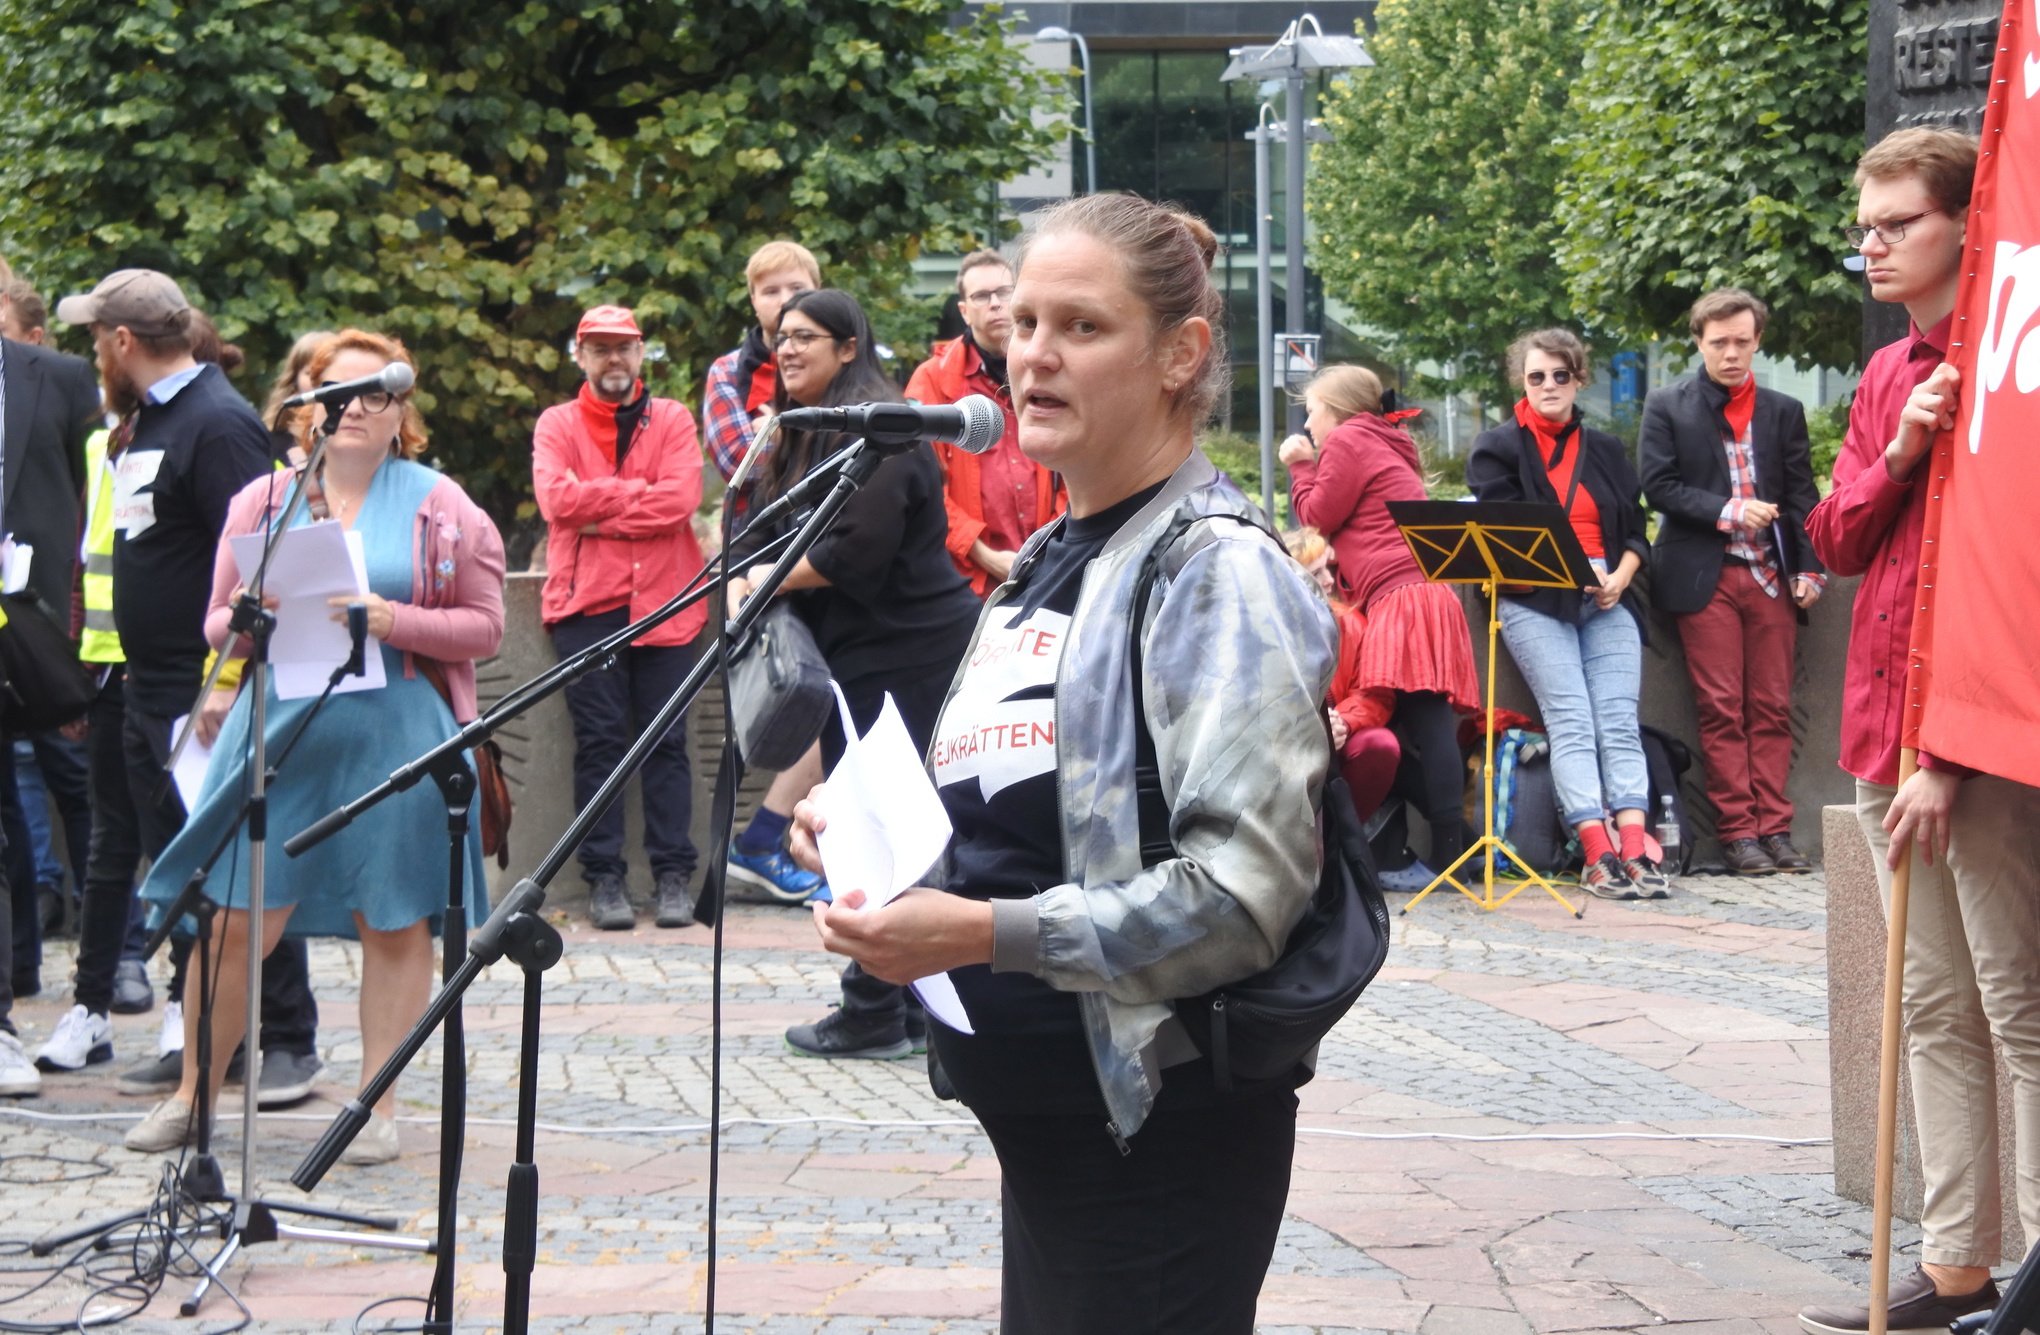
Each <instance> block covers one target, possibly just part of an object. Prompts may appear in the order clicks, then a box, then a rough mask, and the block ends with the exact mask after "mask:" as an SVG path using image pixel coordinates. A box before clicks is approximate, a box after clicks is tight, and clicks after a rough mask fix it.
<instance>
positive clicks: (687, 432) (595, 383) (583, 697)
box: [531, 306, 708, 932]
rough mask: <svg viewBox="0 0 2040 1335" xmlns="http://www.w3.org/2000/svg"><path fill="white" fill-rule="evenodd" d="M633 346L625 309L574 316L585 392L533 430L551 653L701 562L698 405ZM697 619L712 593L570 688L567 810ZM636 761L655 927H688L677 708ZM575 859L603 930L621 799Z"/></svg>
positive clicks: (656, 696)
mask: <svg viewBox="0 0 2040 1335" xmlns="http://www.w3.org/2000/svg"><path fill="white" fill-rule="evenodd" d="M644 360H645V341H644V336H643V335H642V334H641V333H640V332H639V330H638V323H637V317H636V316H635V315H634V314H633V313H632V312H630V311H629V310H627V309H625V308H624V307H622V306H597V307H596V308H595V309H593V310H591V311H589V312H588V313H587V314H585V315H583V316H582V317H581V323H580V327H579V328H578V329H576V330H575V333H574V363H575V365H577V366H579V367H580V368H581V374H582V377H583V383H582V385H581V391H580V393H579V394H578V395H577V396H576V397H575V399H574V400H573V402H571V403H563V404H560V405H558V406H557V407H553V408H548V409H546V411H545V413H544V415H542V416H541V417H540V418H539V419H538V429H537V432H536V434H535V435H534V436H533V438H532V452H531V473H532V482H533V488H534V490H535V492H536V494H537V497H538V508H539V512H540V513H541V514H543V515H544V516H545V520H546V524H547V537H546V577H545V592H544V595H543V598H542V617H543V620H544V621H545V625H546V628H547V629H548V630H550V631H551V632H552V637H553V647H554V648H555V649H556V650H557V651H558V653H559V655H560V657H561V658H566V657H568V656H570V655H572V654H576V653H579V652H580V651H581V650H583V649H586V648H587V647H588V646H589V645H592V644H594V643H595V642H596V641H598V640H601V639H603V638H606V637H607V636H609V635H612V634H614V633H615V632H617V631H619V630H621V629H623V627H624V626H625V625H627V624H628V623H630V622H632V621H635V620H637V619H638V618H640V617H643V616H646V615H648V614H649V613H651V612H653V611H656V610H657V609H658V608H659V607H661V606H663V605H664V604H665V603H667V602H668V601H670V600H671V599H672V598H673V597H674V596H675V595H677V594H678V593H679V592H680V590H681V589H682V588H683V587H684V586H685V585H686V584H687V582H688V581H689V580H691V579H693V578H694V576H695V575H697V574H699V573H700V572H701V565H702V561H701V548H700V547H699V546H698V545H697V544H696V543H695V540H694V511H695V509H696V507H698V506H699V505H700V504H701V446H700V443H699V441H698V440H697V438H696V436H695V431H694V414H692V413H690V412H689V411H687V406H686V405H685V404H683V403H680V402H677V401H676V400H673V399H661V398H656V397H654V396H653V395H652V392H651V391H650V390H649V389H647V388H646V387H645V382H644V380H643V379H642V378H640V376H639V372H640V370H641V369H642V368H643V366H644ZM707 619H708V606H707V604H706V603H697V604H695V605H694V606H693V607H691V608H689V609H688V610H686V611H685V612H682V613H681V614H680V615H678V616H676V617H674V618H673V619H672V620H670V621H668V622H666V623H665V624H664V625H662V626H660V627H658V628H657V629H656V630H653V631H651V632H650V633H648V634H646V635H645V636H643V637H642V638H640V639H639V640H637V641H636V642H635V643H633V644H632V645H630V646H629V647H628V648H626V649H623V650H622V651H620V652H619V653H618V654H617V656H616V660H615V662H614V663H613V664H612V665H611V666H610V667H609V668H608V669H607V670H606V671H602V672H591V673H589V674H588V675H587V676H585V677H582V678H581V679H580V680H579V681H577V682H575V683H573V684H572V685H570V686H568V687H567V692H566V694H567V713H568V715H569V716H570V717H571V718H572V719H573V721H574V810H575V811H577V812H578V811H579V810H580V809H581V808H582V807H584V806H586V805H587V803H588V800H589V799H590V798H592V797H593V796H594V795H595V790H596V789H597V788H599V787H601V785H602V781H603V780H604V779H606V778H608V777H609V772H610V771H611V770H613V769H615V768H616V766H617V764H618V762H620V761H621V760H622V759H623V753H624V752H625V751H626V750H628V749H629V748H630V745H631V743H632V742H634V741H636V740H637V737H638V734H639V733H640V732H641V731H642V730H643V728H644V727H645V725H646V724H648V723H649V722H651V719H652V716H653V715H654V714H656V713H657V712H658V710H659V708H660V707H661V706H662V705H664V704H665V703H666V701H667V700H668V699H670V698H671V697H672V694H673V692H674V691H676V690H678V689H679V687H680V683H681V681H682V679H684V678H685V677H686V675H687V673H688V671H689V670H690V669H691V668H692V667H693V666H694V660H695V656H696V654H698V653H699V652H700V646H699V643H698V637H699V636H700V634H701V628H702V626H703V625H704V624H705V623H706V621H707ZM640 775H641V782H642V783H643V784H644V799H645V800H644V815H645V856H646V857H647V858H648V859H650V861H651V865H652V877H653V881H654V883H655V885H656V887H657V902H656V907H655V909H654V912H655V913H656V914H657V918H658V923H659V926H661V927H685V926H687V925H688V924H689V923H691V922H693V921H694V899H693V897H692V895H691V894H690V892H689V890H688V880H689V878H690V877H692V876H693V874H694V864H695V862H696V860H697V858H698V856H699V855H698V854H697V853H696V851H695V848H694V841H693V840H692V839H690V838H689V837H688V832H687V827H688V824H689V823H690V821H691V819H692V817H693V798H694V781H693V776H692V774H691V772H690V770H689V767H688V762H687V724H686V721H685V718H684V716H683V718H682V720H681V721H680V722H677V723H675V724H674V725H673V727H672V728H671V729H670V730H668V731H667V733H666V735H665V737H663V738H662V739H661V740H660V741H659V744H658V745H657V746H655V747H654V748H653V749H652V752H651V754H650V755H649V756H647V757H646V758H645V763H644V768H643V769H642V770H641V771H640ZM580 859H581V875H582V876H583V878H585V879H586V880H587V882H588V918H589V920H590V921H591V922H593V923H594V924H595V926H597V927H599V928H602V929H603V930H605V931H612V932H614V931H623V930H626V929H628V928H630V927H633V926H635V925H636V924H637V911H636V910H635V909H634V908H633V907H632V906H631V902H630V895H629V892H628V891H627V890H626V889H625V888H624V874H625V872H626V870H627V869H628V864H627V863H626V861H625V859H624V856H623V804H622V803H620V802H619V803H616V804H614V805H612V806H611V807H610V808H609V811H608V813H607V814H606V815H604V816H603V818H602V819H601V820H600V821H598V822H597V823H596V825H595V827H594V828H593V829H592V830H590V831H589V832H588V837H587V838H586V839H584V840H583V841H582V842H581V848H580Z"/></svg>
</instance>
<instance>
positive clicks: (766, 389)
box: [744, 358, 779, 413]
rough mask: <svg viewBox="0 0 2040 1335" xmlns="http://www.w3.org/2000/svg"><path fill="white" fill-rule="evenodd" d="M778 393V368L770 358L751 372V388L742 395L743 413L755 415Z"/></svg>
mask: <svg viewBox="0 0 2040 1335" xmlns="http://www.w3.org/2000/svg"><path fill="white" fill-rule="evenodd" d="M778 392H779V367H778V365H777V364H776V363H775V362H774V361H773V360H772V359H770V358H767V359H766V362H765V364H764V365H763V366H761V367H759V368H758V369H757V370H755V371H753V372H751V387H750V389H749V390H748V391H747V392H746V393H745V394H744V411H745V412H747V413H755V412H757V411H758V410H759V409H760V408H762V407H764V406H765V405H766V404H768V403H770V402H772V396H773V395H774V394H777V393H778Z"/></svg>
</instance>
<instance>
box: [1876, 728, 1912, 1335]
mask: <svg viewBox="0 0 2040 1335" xmlns="http://www.w3.org/2000/svg"><path fill="white" fill-rule="evenodd" d="M1918 756H1919V753H1918V752H1917V751H1915V750H1913V748H1911V747H1904V748H1902V749H1901V750H1900V751H1899V753H1898V784H1899V787H1901V788H1903V787H1904V786H1905V781H1906V780H1907V779H1910V778H1911V777H1912V776H1913V771H1914V770H1916V769H1918V768H1919V759H1918ZM1893 848H1894V849H1895V850H1896V851H1897V853H1898V866H1897V867H1895V868H1894V869H1893V870H1892V873H1891V907H1890V908H1889V909H1887V910H1886V911H1885V915H1884V918H1885V945H1884V1033H1883V1038H1882V1042H1881V1044H1880V1045H1879V1049H1878V1058H1877V1181H1876V1188H1875V1191H1874V1193H1873V1195H1872V1197H1871V1200H1872V1202H1873V1203H1872V1206H1871V1223H1870V1335H1886V1332H1887V1329H1888V1323H1889V1321H1890V1319H1891V1313H1890V1307H1891V1214H1892V1198H1893V1195H1894V1188H1895V1186H1896V1184H1897V1177H1898V1040H1899V1034H1900V1031H1901V1028H1902V1026H1901V1023H1900V1010H1899V1000H1900V997H1899V994H1900V991H1901V990H1902V989H1903V987H1904V985H1905V935H1906V913H1907V910H1908V908H1909V907H1910V905H1909V903H1908V901H1909V900H1910V898H1911V895H1912V840H1911V839H1905V840H1902V841H1900V842H1898V843H1896V844H1894V845H1893Z"/></svg>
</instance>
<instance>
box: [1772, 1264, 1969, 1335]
mask: <svg viewBox="0 0 2040 1335" xmlns="http://www.w3.org/2000/svg"><path fill="white" fill-rule="evenodd" d="M1997 1302H1998V1290H1997V1285H1996V1283H1994V1282H1992V1281H1989V1280H1986V1281H1985V1282H1984V1285H1983V1287H1982V1288H1980V1289H1978V1290H1977V1291H1976V1292H1975V1293H1965V1294H1961V1295H1960V1296H1957V1297H1948V1296H1945V1295H1942V1294H1939V1293H1936V1292H1935V1291H1934V1281H1933V1280H1932V1279H1931V1278H1930V1277H1929V1276H1928V1274H1927V1272H1926V1270H1925V1268H1924V1267H1920V1266H1915V1267H1913V1272H1912V1273H1911V1274H1910V1275H1905V1276H1902V1277H1900V1278H1898V1279H1895V1280H1893V1281H1892V1284H1891V1304H1890V1306H1889V1307H1888V1308H1887V1309H1886V1310H1887V1311H1888V1313H1889V1314H1890V1315H1889V1321H1888V1324H1887V1325H1886V1326H1885V1329H1886V1330H1888V1331H1890V1332H1891V1335H1940V1332H1942V1331H1944V1330H1946V1329H1948V1326H1949V1323H1951V1322H1953V1321H1954V1320H1955V1318H1957V1317H1962V1316H1968V1315H1969V1314H1970V1313H1971V1312H1988V1311H1990V1310H1991V1309H1992V1308H1994V1307H1996V1306H1997ZM1799 1328H1800V1329H1801V1330H1803V1331H1806V1332H1807V1333H1808V1335H1860V1333H1861V1332H1863V1331H1866V1330H1869V1329H1870V1304H1868V1303H1864V1304H1863V1305H1862V1306H1860V1307H1809V1308H1807V1309H1806V1310H1805V1311H1803V1312H1801V1313H1800V1314H1799Z"/></svg>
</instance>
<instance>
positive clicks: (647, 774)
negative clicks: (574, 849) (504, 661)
mask: <svg viewBox="0 0 2040 1335" xmlns="http://www.w3.org/2000/svg"><path fill="white" fill-rule="evenodd" d="M629 623H630V609H629V608H627V607H619V608H615V609H614V610H612V611H608V612H596V613H593V614H592V615H588V616H572V617H568V618H567V619H566V620H564V621H562V622H560V623H559V624H558V625H556V626H554V627H553V628H552V637H553V648H554V649H555V650H557V651H558V653H559V656H560V657H561V658H566V657H569V656H571V655H573V654H577V653H579V652H580V651H581V650H583V649H586V648H587V647H588V646H589V645H591V644H594V643H595V642H596V641H598V640H600V639H602V638H603V637H605V636H608V635H613V634H615V633H616V632H617V631H619V630H622V629H623V628H624V627H625V626H626V625H628V624H629ZM700 653H701V640H700V637H698V636H697V637H696V638H695V639H694V640H693V641H691V642H690V643H687V644H676V645H664V646H653V647H645V646H642V645H632V646H631V647H630V648H628V649H625V650H623V651H622V652H621V653H619V654H618V655H617V656H616V662H615V663H614V664H613V665H611V666H610V667H609V668H608V669H607V670H606V671H602V672H591V673H589V674H588V675H587V676H585V677H583V678H581V679H580V680H579V681H577V682H575V683H574V684H573V685H571V686H569V687H567V692H566V694H567V713H568V715H569V716H570V717H571V718H572V719H573V721H574V810H575V811H577V812H578V811H580V810H581V809H582V808H583V807H585V806H587V805H588V801H589V799H590V798H592V797H594V796H595V790H596V789H598V788H600V787H601V786H602V781H603V780H604V779H606V778H608V777H609V772H610V771H611V770H613V769H615V768H616V766H617V763H618V762H619V761H621V760H622V759H623V753H624V752H625V751H626V750H628V749H629V747H630V745H631V743H632V742H635V741H636V740H637V739H638V737H639V736H640V735H642V734H643V732H644V729H645V725H646V724H648V723H650V722H651V721H652V717H653V715H655V714H657V713H658V712H659V708H660V706H662V705H664V704H665V703H666V701H667V700H669V699H671V698H672V696H673V692H674V691H676V690H678V689H679V688H680V683H681V682H682V681H683V680H685V679H686V676H687V673H688V671H689V670H690V669H692V668H693V666H694V662H695V659H696V658H697V657H698V656H699V655H700ZM638 781H639V782H640V784H642V785H643V793H644V813H645V857H646V858H647V859H648V860H649V861H650V862H651V865H652V874H653V875H654V876H659V875H663V874H664V873H666V872H669V871H670V872H678V873H679V874H680V875H682V876H691V875H692V874H693V873H694V864H695V863H696V862H697V861H698V860H699V858H700V854H699V853H697V852H696V851H695V848H694V841H693V840H692V839H691V838H689V837H688V833H687V830H688V826H689V825H691V824H692V823H693V820H694V778H693V774H692V771H691V770H690V768H689V766H688V762H687V716H686V715H684V714H683V715H681V716H680V718H679V719H677V720H675V722H674V724H673V726H672V728H671V729H669V730H668V731H667V733H666V735H665V736H664V737H662V738H660V739H659V744H658V745H657V746H655V747H653V748H652V753H651V754H650V755H648V756H646V757H645V763H644V766H643V768H641V769H639V771H638ZM580 857H581V874H582V875H583V876H585V877H586V878H587V879H588V880H590V881H593V880H594V879H595V878H596V877H597V876H604V875H609V876H621V875H623V874H624V871H625V869H626V866H627V861H626V859H625V858H624V856H623V803H621V802H617V803H614V804H612V805H611V806H610V808H609V810H608V812H607V813H606V814H604V816H603V817H602V819H601V820H599V821H597V822H596V823H595V826H594V828H593V829H591V830H589V831H588V837H587V838H586V839H583V840H582V841H581V848H580Z"/></svg>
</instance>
